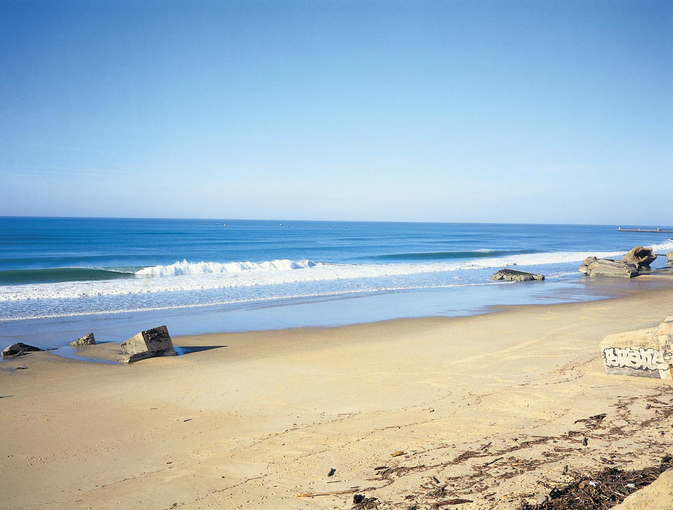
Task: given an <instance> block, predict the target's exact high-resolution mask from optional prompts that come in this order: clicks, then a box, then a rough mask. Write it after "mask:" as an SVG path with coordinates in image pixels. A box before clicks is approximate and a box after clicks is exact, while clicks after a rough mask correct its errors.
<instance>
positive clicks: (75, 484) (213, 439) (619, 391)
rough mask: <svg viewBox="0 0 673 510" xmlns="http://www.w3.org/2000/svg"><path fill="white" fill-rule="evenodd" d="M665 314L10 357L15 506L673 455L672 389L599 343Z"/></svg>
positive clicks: (510, 478) (362, 487)
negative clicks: (611, 363) (123, 361)
mask: <svg viewBox="0 0 673 510" xmlns="http://www.w3.org/2000/svg"><path fill="white" fill-rule="evenodd" d="M670 315H673V286H672V287H671V288H664V289H658V290H651V291H637V292H632V293H630V294H628V295H627V296H625V297H621V298H617V299H609V300H603V301H594V302H588V303H572V304H563V305H540V306H520V307H507V308H502V309H499V310H497V311H494V312H493V313H489V314H486V315H481V316H474V317H466V318H451V319H449V318H426V319H409V320H395V321H388V322H382V323H376V324H365V325H356V326H347V327H339V328H331V329H316V328H305V329H295V330H283V331H273V332H264V333H259V332H255V333H240V334H215V335H201V336H191V337H180V338H174V342H175V344H176V345H178V346H180V347H184V348H187V351H188V353H187V354H185V355H184V356H179V357H172V358H160V359H159V358H158V359H151V360H146V361H142V362H138V363H136V364H133V365H130V366H125V365H115V364H101V363H86V362H78V361H74V360H71V359H65V358H61V357H58V356H55V355H53V354H50V353H48V352H45V353H35V354H30V355H27V356H23V357H20V358H17V359H13V360H9V361H6V362H3V363H2V364H0V397H1V398H0V410H1V412H0V426H1V427H2V437H1V438H0V452H1V455H2V462H1V463H0V491H1V493H2V498H3V503H2V506H3V508H12V509H14V508H94V509H105V508H113V507H114V508H151V509H154V508H157V509H163V508H186V509H195V508H350V507H351V506H352V501H353V496H354V494H362V495H364V496H365V497H367V498H377V501H376V503H378V508H380V509H386V508H408V507H413V506H414V505H416V506H417V507H418V508H432V506H433V505H434V504H441V503H443V502H446V501H449V500H452V499H453V500H455V499H462V500H469V502H464V503H462V504H460V505H451V506H448V507H449V508H461V509H492V508H502V509H510V508H511V509H514V508H517V507H518V506H519V505H520V503H521V501H523V500H527V501H529V502H534V501H536V500H540V499H542V498H543V497H544V496H545V495H547V494H549V491H550V489H551V488H553V487H555V486H557V485H559V484H561V483H563V482H565V481H569V480H571V479H572V475H573V473H576V472H583V471H595V470H598V469H602V468H605V467H619V468H622V469H639V468H643V467H646V466H652V465H658V463H659V462H660V460H661V458H662V457H663V456H664V455H666V454H668V455H671V454H673V412H672V409H673V384H671V382H670V381H668V382H666V381H661V380H656V379H642V378H630V377H623V376H607V375H605V374H604V370H603V364H602V360H601V356H600V352H599V349H598V345H599V342H600V341H601V340H602V339H603V337H605V336H606V335H608V334H611V333H616V332H621V331H628V330H632V329H638V328H645V327H651V326H654V325H656V324H658V323H659V322H661V321H662V320H663V319H664V318H665V317H666V316H670ZM156 325H158V324H156ZM156 325H155V324H152V325H148V326H156ZM168 327H169V330H170V324H168ZM116 348H117V346H116V345H114V344H103V345H101V346H97V347H94V348H91V349H83V350H82V352H83V353H85V355H87V356H103V357H105V356H108V357H109V356H114V355H115V353H116ZM603 413H604V414H605V415H606V416H605V418H604V419H603V420H601V421H598V420H596V419H591V418H590V417H592V416H596V415H600V414H603ZM566 466H567V469H566ZM332 469H334V470H335V471H334V474H333V475H332V476H328V474H329V473H330V471H331V470H332ZM646 490H647V489H646ZM655 492H656V491H655ZM660 493H661V494H663V495H658V496H656V497H655V499H657V501H659V502H660V503H661V502H663V503H666V504H667V502H666V499H667V498H669V497H670V491H669V492H668V496H667V495H666V494H665V493H666V491H665V490H664V491H663V492H662V491H661V490H660ZM657 494H659V493H657ZM663 503H662V504H663ZM652 504H653V503H652V502H651V501H650V503H648V505H650V506H644V507H643V506H640V507H639V506H637V505H638V503H635V505H636V506H633V505H631V506H629V508H649V507H651V505H652ZM662 508H666V507H665V506H662Z"/></svg>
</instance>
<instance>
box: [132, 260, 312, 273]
mask: <svg viewBox="0 0 673 510" xmlns="http://www.w3.org/2000/svg"><path fill="white" fill-rule="evenodd" d="M316 265H317V264H316V263H315V262H313V261H311V260H299V261H294V260H287V259H281V260H270V261H266V262H226V263H221V262H188V261H186V260H182V261H180V262H175V263H174V264H170V265H166V266H152V267H145V268H143V269H140V270H138V271H136V272H135V274H136V275H137V276H178V275H184V274H218V273H241V272H243V271H288V270H291V269H306V268H310V267H314V266H316Z"/></svg>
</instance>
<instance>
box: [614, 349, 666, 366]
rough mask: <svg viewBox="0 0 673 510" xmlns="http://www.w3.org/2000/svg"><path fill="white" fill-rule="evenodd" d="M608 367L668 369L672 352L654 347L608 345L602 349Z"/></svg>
mask: <svg viewBox="0 0 673 510" xmlns="http://www.w3.org/2000/svg"><path fill="white" fill-rule="evenodd" d="M603 356H604V357H605V364H606V366H608V367H619V368H621V367H628V368H635V369H638V370H668V368H669V365H670V364H671V362H673V354H671V353H670V352H666V351H657V350H654V349H642V348H640V349H632V348H630V347H624V348H620V347H609V348H608V349H604V350H603Z"/></svg>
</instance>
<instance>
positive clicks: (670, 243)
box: [651, 239, 673, 253]
mask: <svg viewBox="0 0 673 510" xmlns="http://www.w3.org/2000/svg"><path fill="white" fill-rule="evenodd" d="M651 248H652V251H653V252H654V253H657V252H666V251H670V250H673V239H668V240H667V241H666V242H665V243H660V244H654V245H652V246H651Z"/></svg>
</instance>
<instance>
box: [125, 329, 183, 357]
mask: <svg viewBox="0 0 673 510" xmlns="http://www.w3.org/2000/svg"><path fill="white" fill-rule="evenodd" d="M121 348H122V351H123V352H124V354H126V356H124V357H123V358H121V359H120V360H119V361H121V362H122V363H133V362H134V361H140V360H142V359H147V358H154V357H158V356H176V355H177V353H176V352H175V349H174V348H173V341H172V340H171V336H170V335H169V334H168V329H167V328H166V326H159V327H158V328H153V329H148V330H146V331H141V332H140V333H138V334H137V335H135V336H132V337H131V338H129V339H128V340H127V341H126V342H124V343H123V344H122V345H121Z"/></svg>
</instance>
